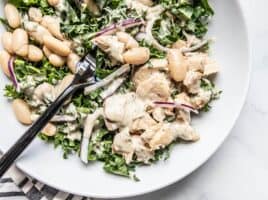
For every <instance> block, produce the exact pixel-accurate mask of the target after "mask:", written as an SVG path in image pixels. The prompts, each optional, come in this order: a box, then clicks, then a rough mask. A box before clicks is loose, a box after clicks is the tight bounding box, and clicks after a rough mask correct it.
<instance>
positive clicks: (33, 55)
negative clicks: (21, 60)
mask: <svg viewBox="0 0 268 200" xmlns="http://www.w3.org/2000/svg"><path fill="white" fill-rule="evenodd" d="M43 57H44V55H43V52H42V50H41V49H39V48H38V47H36V46H34V45H29V49H28V58H29V60H30V61H32V62H38V61H40V60H42V59H43Z"/></svg>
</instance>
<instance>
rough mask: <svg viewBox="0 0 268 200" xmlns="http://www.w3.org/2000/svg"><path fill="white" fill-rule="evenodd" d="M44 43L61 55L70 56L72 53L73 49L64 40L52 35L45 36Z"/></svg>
mask: <svg viewBox="0 0 268 200" xmlns="http://www.w3.org/2000/svg"><path fill="white" fill-rule="evenodd" d="M43 38H44V44H45V45H46V46H47V48H49V49H50V50H51V51H53V52H54V53H56V54H58V55H60V56H68V55H69V54H70V53H71V49H70V48H69V47H68V46H67V45H66V44H64V43H63V42H62V41H60V40H58V39H56V38H54V37H52V36H47V35H46V36H44V37H43Z"/></svg>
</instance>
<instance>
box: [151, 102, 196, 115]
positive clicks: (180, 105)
mask: <svg viewBox="0 0 268 200" xmlns="http://www.w3.org/2000/svg"><path fill="white" fill-rule="evenodd" d="M154 104H155V105H157V106H160V107H163V108H182V109H184V110H188V111H191V112H193V113H195V114H198V110H196V109H195V108H194V107H193V106H191V105H188V104H184V103H176V102H166V101H154Z"/></svg>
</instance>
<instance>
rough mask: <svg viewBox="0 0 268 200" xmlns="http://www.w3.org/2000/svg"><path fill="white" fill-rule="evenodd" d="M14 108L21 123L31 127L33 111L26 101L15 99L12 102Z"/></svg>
mask: <svg viewBox="0 0 268 200" xmlns="http://www.w3.org/2000/svg"><path fill="white" fill-rule="evenodd" d="M12 108H13V111H14V113H15V116H16V118H17V120H18V121H19V122H21V123H22V124H26V125H30V124H31V123H32V119H31V109H30V107H29V105H28V104H27V103H26V102H25V101H23V100H22V99H15V100H14V101H13V102H12Z"/></svg>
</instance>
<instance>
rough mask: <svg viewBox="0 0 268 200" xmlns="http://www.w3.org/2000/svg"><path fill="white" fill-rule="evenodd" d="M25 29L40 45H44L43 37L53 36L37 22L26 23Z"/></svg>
mask: <svg viewBox="0 0 268 200" xmlns="http://www.w3.org/2000/svg"><path fill="white" fill-rule="evenodd" d="M24 27H25V29H26V30H27V31H28V33H29V35H30V36H31V37H32V38H33V39H34V40H36V41H37V42H39V43H40V44H43V43H44V39H43V37H44V36H45V35H47V36H51V33H50V32H49V31H48V30H47V29H46V28H45V27H43V26H41V25H40V24H38V23H37V22H28V23H25V25H24Z"/></svg>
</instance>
